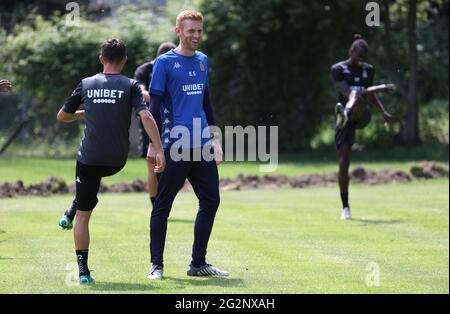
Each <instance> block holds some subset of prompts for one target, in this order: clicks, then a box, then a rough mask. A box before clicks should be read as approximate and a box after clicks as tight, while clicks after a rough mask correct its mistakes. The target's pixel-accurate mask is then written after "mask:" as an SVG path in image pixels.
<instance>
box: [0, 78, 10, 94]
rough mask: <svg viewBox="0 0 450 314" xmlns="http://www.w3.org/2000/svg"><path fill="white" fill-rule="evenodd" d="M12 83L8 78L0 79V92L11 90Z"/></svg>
mask: <svg viewBox="0 0 450 314" xmlns="http://www.w3.org/2000/svg"><path fill="white" fill-rule="evenodd" d="M11 88H12V84H11V82H10V81H8V80H0V93H7V92H9V91H10V90H11Z"/></svg>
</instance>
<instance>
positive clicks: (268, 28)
mask: <svg viewBox="0 0 450 314" xmlns="http://www.w3.org/2000/svg"><path fill="white" fill-rule="evenodd" d="M445 4H446V5H447V6H448V1H440V0H437V1H419V5H418V33H419V50H420V51H419V64H418V70H419V75H418V77H419V86H420V89H419V91H418V97H419V103H422V102H423V101H426V102H428V101H430V100H431V99H434V98H437V97H439V98H448V73H447V70H448V31H442V30H447V29H448V12H447V14H446V13H445ZM202 10H203V11H204V13H205V17H206V20H205V28H206V34H207V40H206V43H205V51H206V53H207V54H208V55H209V57H210V64H211V67H212V73H211V81H212V84H211V85H212V90H213V97H214V101H215V104H216V108H217V109H216V111H217V112H218V120H219V122H220V123H221V124H234V125H235V124H242V125H247V124H253V125H278V126H279V127H280V130H279V133H280V148H281V149H282V150H295V149H298V148H302V147H313V148H314V147H320V146H322V145H323V144H326V143H325V142H329V141H330V140H332V138H333V136H332V131H331V132H330V129H331V130H332V127H333V124H334V122H333V121H332V115H333V113H332V108H333V104H334V102H335V98H334V96H335V94H334V91H333V87H332V84H331V81H330V79H329V68H330V66H331V65H332V64H334V63H335V62H337V61H340V60H343V59H345V58H346V57H347V54H346V52H347V49H348V47H349V46H350V44H351V42H352V36H353V34H354V33H362V34H364V35H365V37H366V38H368V41H369V45H370V51H371V52H370V56H369V62H371V63H372V64H374V66H375V68H376V69H377V74H376V78H375V80H376V83H385V82H392V78H391V77H390V76H389V74H388V71H387V69H386V65H387V64H391V65H392V67H393V68H394V70H395V71H396V72H397V73H398V74H399V75H400V77H401V78H402V79H404V80H405V82H407V79H408V76H409V71H408V63H407V62H408V46H407V44H408V40H407V35H408V28H407V2H406V1H403V0H401V1H396V2H393V5H392V6H391V14H392V16H391V18H392V24H393V25H392V27H393V29H392V34H391V35H392V42H393V50H394V58H395V59H394V60H387V58H386V57H387V56H386V53H385V48H386V47H385V43H384V40H385V38H384V24H382V26H381V27H374V28H367V27H366V25H365V16H366V14H367V11H365V2H359V1H350V0H349V1H339V2H337V1H333V2H332V1H326V0H323V1H314V2H308V3H305V2H304V1H289V0H247V1H242V0H232V1H225V0H205V1H204V3H203V8H202ZM382 13H383V12H382ZM319 17H320V18H319ZM382 19H384V17H382ZM437 34H439V35H437ZM383 101H385V103H386V107H387V108H388V109H389V110H390V111H391V112H392V113H393V115H394V117H395V119H396V121H397V123H396V124H395V125H394V129H393V130H390V131H388V130H386V129H385V128H384V125H383V123H382V121H380V118H379V117H378V114H375V116H376V117H375V118H374V122H373V123H372V124H371V128H369V129H367V130H365V131H364V132H360V133H361V136H360V139H361V140H363V141H368V142H369V143H370V144H374V146H379V145H393V143H394V142H393V140H392V138H393V133H394V131H395V132H398V131H399V130H400V125H401V123H402V120H403V117H404V115H405V113H406V109H407V107H406V105H405V100H404V99H403V98H402V97H401V95H400V94H399V93H398V94H397V95H396V96H394V97H390V98H387V97H386V98H385V99H383ZM323 128H325V129H323Z"/></svg>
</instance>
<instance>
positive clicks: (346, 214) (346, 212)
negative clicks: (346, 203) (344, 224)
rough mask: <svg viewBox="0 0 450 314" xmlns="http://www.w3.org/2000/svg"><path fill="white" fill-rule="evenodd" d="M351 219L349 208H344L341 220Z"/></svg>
mask: <svg viewBox="0 0 450 314" xmlns="http://www.w3.org/2000/svg"><path fill="white" fill-rule="evenodd" d="M351 218H352V215H351V213H350V208H349V207H345V208H344V209H343V210H342V215H341V219H342V220H348V219H351Z"/></svg>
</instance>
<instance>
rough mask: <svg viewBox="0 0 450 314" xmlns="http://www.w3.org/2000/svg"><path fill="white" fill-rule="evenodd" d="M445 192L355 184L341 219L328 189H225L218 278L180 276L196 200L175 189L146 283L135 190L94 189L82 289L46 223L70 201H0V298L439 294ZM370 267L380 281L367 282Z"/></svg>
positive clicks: (443, 283)
mask: <svg viewBox="0 0 450 314" xmlns="http://www.w3.org/2000/svg"><path fill="white" fill-rule="evenodd" d="M448 193H449V182H448V180H433V181H427V182H424V181H416V182H414V183H410V184H391V185H383V186H363V185H359V186H354V187H353V188H352V191H351V201H352V206H353V216H354V219H353V220H351V221H341V220H340V219H339V215H340V204H339V198H338V193H337V191H336V189H335V188H310V189H304V190H293V189H286V190H276V191H242V192H224V193H222V203H221V207H220V209H219V212H218V215H217V219H216V224H215V227H214V230H213V235H212V238H211V241H210V246H209V250H208V257H209V261H210V262H212V263H213V264H217V266H219V267H223V268H226V269H227V270H229V271H230V272H231V276H230V277H229V278H228V279H214V278H210V279H208V278H191V277H187V276H186V273H185V270H186V266H187V264H188V262H189V260H190V251H191V246H192V238H193V220H194V217H195V212H196V210H195V208H196V200H195V198H194V196H193V195H192V194H190V193H181V194H180V195H179V196H178V198H177V200H176V201H175V204H174V208H173V210H172V214H171V217H170V221H169V228H168V238H167V243H166V251H165V264H166V269H165V275H166V277H165V279H164V280H163V281H161V282H154V281H152V282H149V281H148V280H147V279H146V278H145V275H146V272H147V271H148V267H149V262H148V259H149V252H148V241H149V239H148V219H149V210H150V209H149V205H148V203H147V201H146V196H145V194H120V195H119V194H104V195H101V196H100V203H99V206H98V207H97V208H96V209H95V213H94V215H93V218H92V222H91V240H92V241H91V249H90V256H89V264H90V268H91V269H93V270H94V271H93V276H94V277H95V278H96V280H97V283H96V284H95V285H93V286H90V287H79V286H76V285H74V282H73V281H72V280H71V279H72V277H73V276H74V275H75V274H76V271H77V270H76V268H74V262H75V256H74V252H73V243H72V235H71V233H70V232H67V231H66V232H64V231H60V230H58V229H57V228H56V222H57V220H58V218H59V217H60V214H61V213H62V209H64V208H65V207H66V206H67V205H68V204H69V202H70V200H71V196H70V195H67V196H55V197H51V198H37V197H30V198H28V197H20V198H16V199H2V200H0V293H152V294H158V293H180V294H191V293H200V294H201V293H233V294H234V293H243V294H250V293H449V196H448ZM374 263H375V264H374ZM374 266H375V268H373V267H374ZM366 267H368V268H366ZM377 267H379V274H380V276H379V286H376V285H375V286H368V285H367V284H366V278H367V277H368V276H369V277H370V276H371V275H373V273H372V271H374V270H376V268H377ZM375 283H376V281H375Z"/></svg>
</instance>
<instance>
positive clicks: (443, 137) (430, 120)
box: [419, 99, 449, 147]
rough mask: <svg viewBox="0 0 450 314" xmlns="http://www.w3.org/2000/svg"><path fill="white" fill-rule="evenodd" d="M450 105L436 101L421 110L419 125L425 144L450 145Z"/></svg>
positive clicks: (446, 101) (444, 101) (443, 101)
mask: <svg viewBox="0 0 450 314" xmlns="http://www.w3.org/2000/svg"><path fill="white" fill-rule="evenodd" d="M448 107H449V103H448V99H447V100H435V101H432V102H431V103H429V104H426V105H424V106H422V107H421V108H420V110H419V124H420V129H421V131H422V140H423V141H424V142H427V143H428V142H432V143H433V142H434V143H439V144H443V145H446V146H447V147H448V144H449V109H448Z"/></svg>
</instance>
